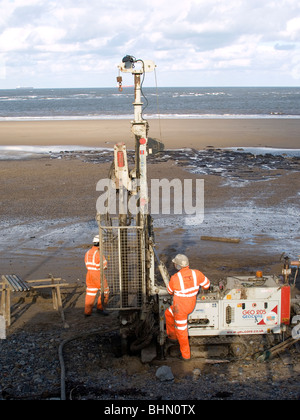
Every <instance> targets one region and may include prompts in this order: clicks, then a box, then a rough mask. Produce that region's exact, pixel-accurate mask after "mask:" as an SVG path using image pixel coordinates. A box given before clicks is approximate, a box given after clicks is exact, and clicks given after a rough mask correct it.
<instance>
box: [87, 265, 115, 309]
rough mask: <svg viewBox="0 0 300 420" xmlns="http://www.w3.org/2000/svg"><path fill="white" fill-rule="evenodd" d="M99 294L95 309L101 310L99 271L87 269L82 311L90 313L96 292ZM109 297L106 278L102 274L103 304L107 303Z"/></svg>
mask: <svg viewBox="0 0 300 420" xmlns="http://www.w3.org/2000/svg"><path fill="white" fill-rule="evenodd" d="M98 292H99V293H100V294H99V297H98V300H97V309H99V310H101V311H102V310H103V306H102V299H101V282H100V272H99V271H98V272H97V271H94V272H91V271H88V273H87V275H86V295H85V308H84V313H85V314H86V315H90V314H91V313H92V310H93V306H94V304H95V300H96V297H97V293H98ZM108 298H109V288H108V284H107V280H106V278H105V276H104V305H106V304H107V302H108Z"/></svg>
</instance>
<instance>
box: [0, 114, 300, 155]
mask: <svg viewBox="0 0 300 420" xmlns="http://www.w3.org/2000/svg"><path fill="white" fill-rule="evenodd" d="M149 126H150V129H149V134H148V136H149V137H153V138H157V139H159V140H161V141H162V142H163V143H164V144H165V148H166V149H180V148H185V147H192V148H197V149H198V150H200V149H205V148H206V147H215V148H218V147H219V148H223V147H272V148H283V149H298V148H299V146H300V142H299V133H300V119H283V118H277V119H187V120H185V119H162V120H156V119H155V120H151V121H149ZM118 142H124V143H126V145H127V147H131V148H132V147H134V138H133V135H132V134H131V124H130V120H118V119H115V120H87V121H80V120H76V121H33V122H32V121H26V122H24V121H21V122H0V145H28V146H30V145H39V146H43V145H78V146H88V147H105V148H110V147H113V145H114V144H115V143H118Z"/></svg>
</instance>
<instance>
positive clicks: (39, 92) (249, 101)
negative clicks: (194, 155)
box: [0, 86, 300, 160]
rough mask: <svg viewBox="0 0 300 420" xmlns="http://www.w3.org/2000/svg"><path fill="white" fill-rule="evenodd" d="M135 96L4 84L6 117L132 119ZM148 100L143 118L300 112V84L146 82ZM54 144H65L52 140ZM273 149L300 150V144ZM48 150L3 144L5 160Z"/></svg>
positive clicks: (2, 112) (0, 106)
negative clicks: (170, 84) (157, 85)
mask: <svg viewBox="0 0 300 420" xmlns="http://www.w3.org/2000/svg"><path fill="white" fill-rule="evenodd" d="M133 101H134V87H133V86H129V87H124V88H123V90H122V91H119V89H118V87H115V88H66V89H35V88H33V87H22V88H16V89H0V122H1V121H51V120H54V121H55V120H101V119H103V120H104V119H112V120H113V119H128V120H132V119H133V114H134V111H133ZM142 102H143V118H145V119H147V120H151V119H158V118H160V119H172V118H176V119H180V118H181V119H201V118H202V119H209V118H211V119H216V118H220V119H238V118H247V119H248V118H253V119H257V118H264V119H266V118H269V119H270V118H276V119H278V118H284V119H287V118H289V119H297V118H300V87H160V88H149V87H145V88H142ZM79 148H80V146H77V149H79ZM54 149H55V150H54ZM56 149H57V150H56ZM69 149H70V150H74V147H73V146H64V147H63V150H69ZM77 149H76V150H77ZM51 150H52V151H53V150H54V151H55V152H56V151H59V150H62V149H61V146H56V147H54V146H51ZM249 151H250V150H249ZM251 152H252V151H251ZM267 152H270V149H268V150H266V151H264V150H260V153H267ZM273 152H274V154H275V153H277V154H281V153H283V152H286V153H289V154H291V153H292V154H293V155H295V154H296V155H297V156H299V155H300V149H297V150H294V151H290V150H288V151H284V150H281V149H280V150H274V151H273ZM45 153H49V147H48V146H40V147H37V146H36V147H32V146H26V145H25V146H14V145H13V146H0V160H6V159H24V158H30V157H32V156H36V157H38V156H40V155H43V154H45Z"/></svg>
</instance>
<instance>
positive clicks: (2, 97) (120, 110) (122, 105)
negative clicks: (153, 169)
mask: <svg viewBox="0 0 300 420" xmlns="http://www.w3.org/2000/svg"><path fill="white" fill-rule="evenodd" d="M142 93H143V97H142V102H143V117H144V118H146V119H151V118H177V119H178V118H184V119H188V118H300V87H257V88H256V87H194V88H191V87H182V88H179V87H167V88H165V87H161V88H143V89H142ZM133 100H134V88H133V87H125V88H123V91H122V92H120V91H119V90H118V88H117V87H116V88H81V89H80V88H76V89H33V88H25V87H24V88H19V89H8V90H5V89H2V90H0V121H35V120H94V119H96V120H97V119H132V115H133V106H132V103H133Z"/></svg>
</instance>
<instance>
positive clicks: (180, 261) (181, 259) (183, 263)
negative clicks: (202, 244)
mask: <svg viewBox="0 0 300 420" xmlns="http://www.w3.org/2000/svg"><path fill="white" fill-rule="evenodd" d="M172 262H173V263H174V264H176V265H180V267H182V268H184V267H188V266H189V264H190V263H189V259H188V257H186V256H185V255H183V254H177V255H176V257H175V258H174V259H173V260H172Z"/></svg>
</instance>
